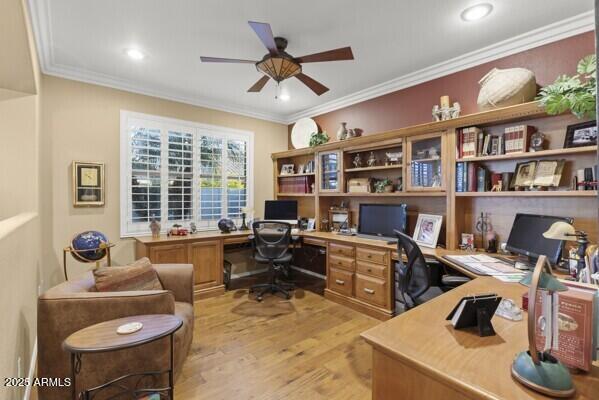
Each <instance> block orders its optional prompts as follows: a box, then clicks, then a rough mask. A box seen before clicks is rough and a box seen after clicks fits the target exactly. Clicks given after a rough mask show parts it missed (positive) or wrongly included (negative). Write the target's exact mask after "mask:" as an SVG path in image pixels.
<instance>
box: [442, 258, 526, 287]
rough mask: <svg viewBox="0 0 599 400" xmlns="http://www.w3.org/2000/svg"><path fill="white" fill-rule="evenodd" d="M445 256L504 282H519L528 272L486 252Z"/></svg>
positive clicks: (476, 272) (478, 273)
mask: <svg viewBox="0 0 599 400" xmlns="http://www.w3.org/2000/svg"><path fill="white" fill-rule="evenodd" d="M444 258H446V259H448V260H449V261H452V262H455V263H456V264H458V265H461V266H462V267H464V268H466V269H467V270H469V271H472V272H474V273H475V274H477V275H486V276H493V277H495V278H497V279H499V280H501V281H502V282H519V281H520V280H522V278H523V277H524V275H525V274H526V273H525V272H523V271H520V270H518V269H516V268H514V266H513V265H511V264H510V263H508V262H506V261H503V260H500V259H498V258H495V257H491V256H489V255H486V254H468V255H447V256H444Z"/></svg>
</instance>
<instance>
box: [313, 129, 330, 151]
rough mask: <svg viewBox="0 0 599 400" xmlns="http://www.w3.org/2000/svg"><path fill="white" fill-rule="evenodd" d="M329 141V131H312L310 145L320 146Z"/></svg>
mask: <svg viewBox="0 0 599 400" xmlns="http://www.w3.org/2000/svg"><path fill="white" fill-rule="evenodd" d="M328 141H329V135H327V132H326V131H324V132H312V134H311V135H310V147H315V146H319V145H321V144H325V143H327V142H328Z"/></svg>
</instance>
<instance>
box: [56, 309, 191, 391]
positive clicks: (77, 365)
mask: <svg viewBox="0 0 599 400" xmlns="http://www.w3.org/2000/svg"><path fill="white" fill-rule="evenodd" d="M130 322H141V323H142V324H143V327H142V329H141V330H139V331H137V332H135V333H131V334H128V335H120V334H118V333H117V328H118V327H119V326H121V325H124V324H128V323H130ZM181 325H183V321H182V320H181V318H179V317H177V316H174V315H169V314H155V315H137V316H133V317H126V318H119V319H114V320H111V321H106V322H101V323H99V324H96V325H91V326H88V327H87V328H83V329H80V330H78V331H77V332H75V333H73V334H72V335H70V336H69V337H67V338H66V339H65V341H64V342H63V343H62V347H63V349H64V350H66V351H68V352H69V353H71V388H72V390H71V394H72V397H73V400H77V399H83V400H89V399H91V398H93V397H94V396H95V394H96V393H98V392H99V391H102V390H103V389H106V388H108V387H118V388H121V389H122V392H121V393H119V394H118V395H117V397H118V398H124V397H120V396H123V395H125V394H127V393H128V394H129V396H130V398H131V399H136V398H138V396H141V395H143V394H149V393H155V392H159V393H166V394H168V399H170V400H173V399H174V397H173V392H174V370H173V369H174V353H175V351H174V350H175V349H174V344H175V339H174V336H173V335H174V333H175V332H176V331H177V330H178V329H179V328H180V327H181ZM166 336H169V338H170V363H169V364H170V365H169V369H167V370H163V371H152V372H144V373H137V374H128V375H123V376H121V377H119V378H116V379H113V380H111V381H110V382H107V383H105V384H103V385H100V386H96V387H94V388H90V389H84V390H82V391H80V392H79V393H78V392H77V383H76V377H77V374H78V373H79V372H80V370H81V356H82V355H83V354H89V353H104V352H110V351H117V350H123V349H128V348H131V347H136V346H141V345H143V344H146V343H151V342H154V341H156V340H158V339H162V338H163V337H166ZM165 373H168V381H169V386H168V387H163V388H148V389H142V388H134V389H123V386H122V385H119V383H120V382H121V381H123V380H124V379H127V378H131V377H138V378H139V379H140V380H139V381H138V382H140V381H141V379H143V378H145V377H149V376H153V377H159V376H160V375H163V374H165ZM160 398H162V396H161V397H160Z"/></svg>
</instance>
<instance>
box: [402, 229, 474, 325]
mask: <svg viewBox="0 0 599 400" xmlns="http://www.w3.org/2000/svg"><path fill="white" fill-rule="evenodd" d="M395 235H396V236H397V254H398V255H399V257H398V259H399V261H398V262H397V263H396V264H395V313H396V314H399V313H401V312H404V311H407V310H409V309H411V308H413V307H416V306H417V305H419V304H422V303H425V302H427V301H428V300H431V299H433V298H435V297H437V296H439V295H441V294H443V293H444V292H445V291H447V290H449V289H451V288H453V287H456V286H459V285H460V284H463V283H465V282H467V281H468V280H469V279H468V278H467V277H462V276H454V275H444V276H443V277H442V278H441V284H440V285H438V286H433V284H432V282H433V278H432V277H431V266H429V265H428V263H427V261H426V259H425V258H424V255H423V254H422V251H420V247H418V244H417V243H416V242H415V241H414V240H413V239H412V238H411V237H409V236H408V235H406V234H405V233H402V232H399V231H397V230H396V231H395ZM403 254H405V256H406V258H407V262H406V263H404V261H403V259H404V258H403ZM437 281H438V279H437Z"/></svg>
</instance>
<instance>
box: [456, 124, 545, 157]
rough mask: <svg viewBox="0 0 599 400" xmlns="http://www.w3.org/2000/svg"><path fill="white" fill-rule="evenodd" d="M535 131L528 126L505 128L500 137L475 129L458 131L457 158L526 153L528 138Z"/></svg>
mask: <svg viewBox="0 0 599 400" xmlns="http://www.w3.org/2000/svg"><path fill="white" fill-rule="evenodd" d="M535 131H536V129H535V127H533V126H530V125H518V126H511V127H508V128H505V132H504V133H503V134H502V135H491V134H490V133H487V132H483V131H482V130H481V129H480V128H477V127H469V128H461V129H458V132H457V134H458V149H457V150H458V158H460V159H462V158H472V157H483V156H498V155H502V154H511V153H523V152H526V151H527V150H528V143H529V141H530V136H531V135H532V134H533V133H534V132H535Z"/></svg>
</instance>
